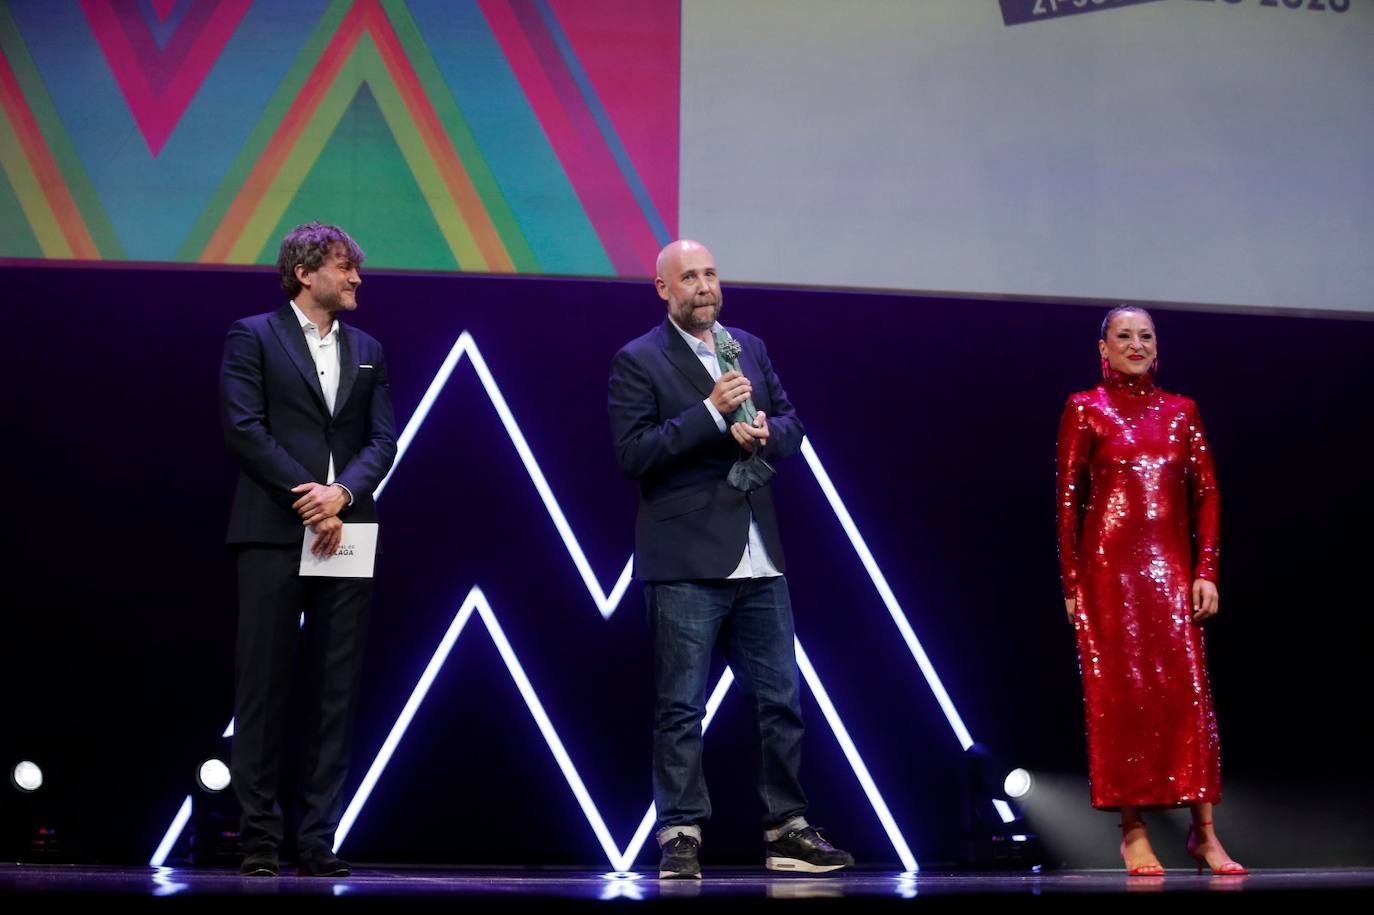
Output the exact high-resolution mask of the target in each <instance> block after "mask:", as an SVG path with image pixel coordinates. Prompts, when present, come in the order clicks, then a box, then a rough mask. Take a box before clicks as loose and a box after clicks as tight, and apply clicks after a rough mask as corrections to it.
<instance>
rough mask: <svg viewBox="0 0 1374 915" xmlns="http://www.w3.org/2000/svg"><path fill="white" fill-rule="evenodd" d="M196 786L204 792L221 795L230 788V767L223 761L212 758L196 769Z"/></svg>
mask: <svg viewBox="0 0 1374 915" xmlns="http://www.w3.org/2000/svg"><path fill="white" fill-rule="evenodd" d="M196 784H197V785H199V786H200V789H201V790H202V791H208V792H210V793H211V794H219V793H220V792H221V791H223V790H224V789H225V788H228V787H229V767H228V766H226V765H225V764H224V762H223V761H222V760H219V759H216V758H215V757H213V756H212V757H210V758H209V759H207V760H205V762H203V763H201V764H200V768H198V769H196Z"/></svg>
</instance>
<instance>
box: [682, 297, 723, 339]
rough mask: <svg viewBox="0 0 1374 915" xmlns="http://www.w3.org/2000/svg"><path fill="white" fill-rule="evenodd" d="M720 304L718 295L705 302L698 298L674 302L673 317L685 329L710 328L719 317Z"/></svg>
mask: <svg viewBox="0 0 1374 915" xmlns="http://www.w3.org/2000/svg"><path fill="white" fill-rule="evenodd" d="M720 305H721V301H720V296H713V297H712V298H711V299H709V300H707V301H705V302H702V301H701V300H699V299H691V300H690V301H687V302H674V303H673V318H674V319H675V320H676V321H677V323H678V326H679V327H681V328H682V329H683V330H686V331H702V330H710V329H711V328H712V327H714V326H715V324H716V320H717V319H718V318H719V317H720ZM698 306H700V307H698Z"/></svg>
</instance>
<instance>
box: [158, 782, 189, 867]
mask: <svg viewBox="0 0 1374 915" xmlns="http://www.w3.org/2000/svg"><path fill="white" fill-rule="evenodd" d="M190 819H191V795H189V794H188V795H186V800H184V801H182V802H181V809H180V810H178V811H177V815H176V816H174V817H172V823H171V825H170V826H168V827H167V831H166V832H165V833H163V835H162V841H161V842H159V843H157V849H156V850H155V851H154V852H153V856H152V857H151V858H149V859H148V866H149V867H161V866H162V862H164V861H166V860H167V856H168V855H170V854H171V853H172V848H173V846H175V845H176V844H177V839H179V838H181V831H182V830H183V829H185V828H186V823H187V822H188V821H189V820H190Z"/></svg>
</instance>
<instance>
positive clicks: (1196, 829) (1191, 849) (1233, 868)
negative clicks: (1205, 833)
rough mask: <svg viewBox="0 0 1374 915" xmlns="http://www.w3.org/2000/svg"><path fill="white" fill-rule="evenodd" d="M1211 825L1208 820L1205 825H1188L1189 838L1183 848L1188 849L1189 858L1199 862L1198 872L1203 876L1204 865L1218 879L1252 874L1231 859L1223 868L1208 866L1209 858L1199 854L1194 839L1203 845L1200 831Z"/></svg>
mask: <svg viewBox="0 0 1374 915" xmlns="http://www.w3.org/2000/svg"><path fill="white" fill-rule="evenodd" d="M1211 825H1212V821H1211V820H1208V821H1207V822H1205V823H1189V824H1188V838H1187V839H1186V840H1184V843H1183V847H1184V848H1186V849H1188V854H1189V856H1190V857H1192V859H1193V860H1194V861H1196V862H1197V872H1198V873H1199V874H1201V873H1202V866H1203V865H1204V864H1206V865H1207V866H1208V867H1209V868H1211V870H1212V873H1213V874H1215V875H1216V876H1218V877H1230V876H1239V875H1241V874H1248V873H1250V872H1249V871H1248V870H1246V869H1245V865H1243V864H1240V863H1239V862H1236V861H1232V860H1231V859H1229V858H1228V859H1226V860H1225V861H1223V862H1221V867H1212V865H1210V864H1207V858H1206V857H1205V856H1203V855H1200V854H1198V853H1197V847H1196V846H1195V845H1194V844H1193V839H1194V838H1195V837H1196V838H1197V840H1198V842H1197V844H1198V845H1201V844H1202V839H1201V836H1202V833H1201V832H1200V830H1201V829H1203V828H1204V827H1207V826H1211Z"/></svg>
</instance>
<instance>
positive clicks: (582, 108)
mask: <svg viewBox="0 0 1374 915" xmlns="http://www.w3.org/2000/svg"><path fill="white" fill-rule="evenodd" d="M479 3H480V6H481V8H482V13H483V15H484V16H485V17H486V20H487V23H488V25H490V26H491V30H492V33H493V34H494V35H495V36H496V40H497V42H498V43H499V44H500V45H501V49H502V51H503V52H504V53H505V55H506V60H507V62H508V63H509V64H510V66H511V70H512V71H513V72H514V74H515V78H516V80H517V81H519V83H520V87H521V88H522V89H523V90H524V92H525V97H526V99H527V100H528V101H529V103H530V107H531V109H532V110H533V111H534V114H535V117H536V118H538V120H539V123H540V126H542V127H543V128H544V134H545V136H546V137H548V140H549V143H550V144H551V145H552V146H553V150H554V154H555V155H556V156H557V157H558V160H559V162H560V163H561V164H562V166H563V171H564V172H565V173H566V174H567V176H568V180H569V181H570V182H571V183H572V186H573V191H574V192H575V193H576V194H577V197H578V200H579V201H581V203H582V208H583V209H584V210H585V211H586V213H587V217H588V218H589V219H590V220H591V223H592V227H593V228H594V229H595V230H596V234H597V237H598V238H600V240H601V244H602V246H603V247H604V248H605V249H606V254H607V256H608V257H609V258H610V260H611V263H612V264H613V265H614V266H615V269H616V272H617V273H618V274H621V275H623V276H652V275H653V263H654V257H655V255H657V253H658V242H657V240H656V239H655V238H654V236H653V232H652V231H651V230H650V229H649V225H648V223H647V222H645V220H644V215H643V213H641V212H640V210H639V206H638V204H637V203H636V202H635V199H634V196H633V194H632V193H631V192H630V189H629V187H628V186H627V185H626V184H625V181H624V179H623V177H622V176H621V174H620V169H619V167H618V166H617V165H616V163H615V159H614V158H612V156H611V153H610V150H609V149H607V148H606V143H605V141H604V140H603V139H602V137H601V133H600V131H599V130H598V129H597V127H596V122H595V121H594V120H593V119H592V116H591V113H590V112H589V111H587V108H586V104H585V103H584V102H583V101H582V97H581V95H580V94H579V93H578V91H577V86H576V85H575V84H574V83H573V82H572V78H571V77H570V76H569V75H568V73H567V69H566V67H564V65H563V62H562V58H561V57H560V56H559V54H558V49H557V48H556V47H555V46H554V45H553V42H552V40H551V39H550V38H549V37H548V33H547V32H546V31H545V30H544V29H543V25H542V23H541V22H539V16H538V13H537V12H536V11H535V10H533V9H531V8H529V7H528V4H526V3H524V0H515V2H514V3H512V2H508V0H479ZM516 4H520V7H519V8H517V6H516ZM522 12H523V13H524V14H527V16H526V15H522ZM527 20H528V25H529V28H526V25H527Z"/></svg>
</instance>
